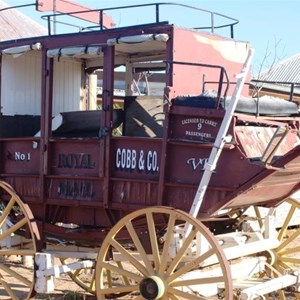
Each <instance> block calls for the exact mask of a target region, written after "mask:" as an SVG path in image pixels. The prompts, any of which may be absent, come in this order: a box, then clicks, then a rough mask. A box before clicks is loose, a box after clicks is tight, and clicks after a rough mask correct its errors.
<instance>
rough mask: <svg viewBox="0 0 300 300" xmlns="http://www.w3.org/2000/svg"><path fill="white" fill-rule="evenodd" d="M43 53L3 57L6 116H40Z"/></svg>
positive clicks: (4, 111)
mask: <svg viewBox="0 0 300 300" xmlns="http://www.w3.org/2000/svg"><path fill="white" fill-rule="evenodd" d="M41 64H42V55H41V53H36V55H33V54H32V53H26V54H23V55H21V56H19V57H13V56H10V55H3V56H2V72H1V73H2V74H1V76H2V78H1V112H2V113H3V114H4V115H16V114H22V115H26V114H29V115H40V111H41Z"/></svg>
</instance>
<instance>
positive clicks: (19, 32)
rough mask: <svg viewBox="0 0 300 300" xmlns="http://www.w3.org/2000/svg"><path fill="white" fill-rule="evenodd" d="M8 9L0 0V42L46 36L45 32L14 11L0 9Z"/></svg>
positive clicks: (41, 27)
mask: <svg viewBox="0 0 300 300" xmlns="http://www.w3.org/2000/svg"><path fill="white" fill-rule="evenodd" d="M6 7H9V5H7V4H6V3H5V2H3V1H1V0H0V28H1V30H0V41H6V40H12V39H18V38H25V37H31V36H41V35H46V34H47V30H46V28H45V27H43V26H42V25H40V24H38V23H36V22H35V21H33V20H32V19H30V18H29V17H27V16H26V15H24V14H22V13H21V12H19V11H17V10H16V9H8V10H3V11H1V9H3V8H6Z"/></svg>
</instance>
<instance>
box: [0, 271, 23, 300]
mask: <svg viewBox="0 0 300 300" xmlns="http://www.w3.org/2000/svg"><path fill="white" fill-rule="evenodd" d="M0 283H1V285H2V286H3V287H4V289H5V290H6V292H7V293H8V295H9V296H10V297H11V298H12V300H19V298H18V297H17V295H16V294H15V293H14V291H13V290H12V289H11V287H10V286H9V284H8V283H7V282H6V281H5V280H4V279H3V278H2V276H1V277H0Z"/></svg>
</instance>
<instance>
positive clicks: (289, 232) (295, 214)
mask: <svg viewBox="0 0 300 300" xmlns="http://www.w3.org/2000/svg"><path fill="white" fill-rule="evenodd" d="M286 203H287V204H288V207H286V214H285V217H284V220H283V224H282V225H281V227H280V229H279V230H278V240H279V241H280V245H279V246H278V247H277V248H276V249H273V250H271V251H270V252H271V256H270V263H271V265H272V268H271V269H270V270H269V274H270V275H271V276H272V277H278V276H280V275H282V274H287V273H290V274H292V273H294V272H300V227H299V226H298V225H296V223H297V224H299V218H300V203H299V202H298V201H296V200H294V199H287V200H286ZM273 268H274V269H273ZM299 276H300V274H299ZM277 294H278V297H279V299H282V300H287V299H290V298H289V297H291V296H294V297H295V298H297V299H300V293H298V292H297V291H296V290H294V289H293V288H292V289H291V288H287V289H286V290H278V291H277Z"/></svg>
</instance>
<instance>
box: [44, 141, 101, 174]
mask: <svg viewBox="0 0 300 300" xmlns="http://www.w3.org/2000/svg"><path fill="white" fill-rule="evenodd" d="M101 154H102V153H101V150H100V143H99V141H92V140H89V141H86V140H84V141H80V140H79V141H78V140H68V141H55V142H52V143H51V159H50V172H51V175H76V176H92V177H98V176H102V174H103V169H102V168H103V163H102V161H101ZM100 161H101V162H100Z"/></svg>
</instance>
